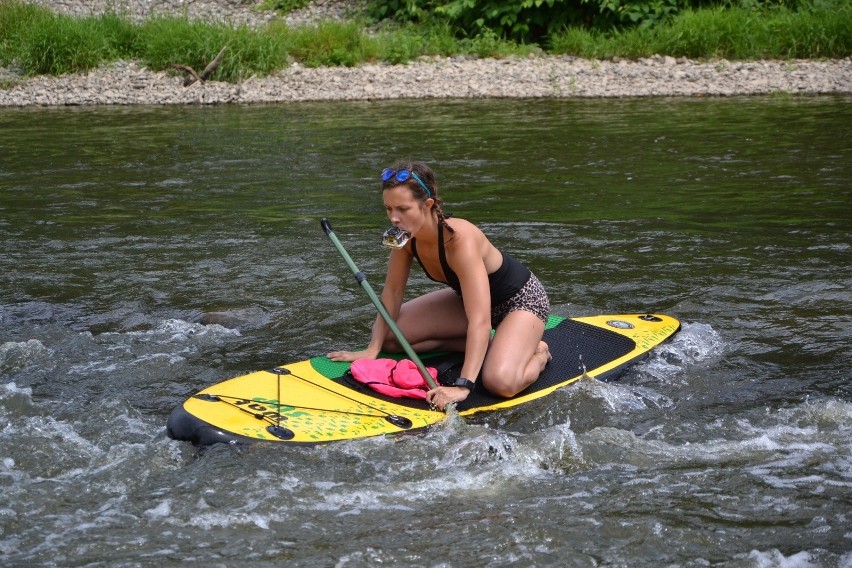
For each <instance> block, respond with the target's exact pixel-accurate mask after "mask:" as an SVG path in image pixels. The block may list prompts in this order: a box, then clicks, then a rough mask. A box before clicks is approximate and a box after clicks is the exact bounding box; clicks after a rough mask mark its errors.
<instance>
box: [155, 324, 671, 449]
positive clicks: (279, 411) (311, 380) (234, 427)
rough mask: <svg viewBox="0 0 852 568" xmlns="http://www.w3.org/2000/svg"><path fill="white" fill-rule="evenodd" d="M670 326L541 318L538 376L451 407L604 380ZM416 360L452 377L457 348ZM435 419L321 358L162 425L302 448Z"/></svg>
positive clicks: (443, 377)
mask: <svg viewBox="0 0 852 568" xmlns="http://www.w3.org/2000/svg"><path fill="white" fill-rule="evenodd" d="M679 329H680V323H679V322H678V320H676V319H675V318H673V317H670V316H666V315H657V314H628V315H611V316H592V317H577V318H564V317H560V316H550V318H549V319H548V322H547V328H546V329H545V332H544V340H545V341H546V342H547V343H548V345H549V346H550V352H551V353H552V355H553V360H552V361H551V362H550V363H549V364H548V366H547V368H546V369H545V370H544V372H543V373H542V374H541V376H540V377H539V378H538V380H536V382H535V383H533V384H532V385H530V387H529V388H527V389H526V390H524V391H523V392H521V393H519V394H517V395H516V396H514V397H512V398H509V399H504V398H499V397H495V396H493V395H491V394H490V393H488V392H487V391H485V390H484V389H483V388H482V387H481V386H477V388H476V389H475V390H474V391H473V392H471V393H470V395H469V396H468V397H467V399H465V400H464V401H462V402H460V403H458V404H457V406H456V410H457V412H458V414H459V415H461V416H470V415H472V414H475V413H479V412H486V411H497V410H501V409H505V408H511V407H514V406H518V405H520V404H524V403H526V402H530V401H532V400H536V399H539V398H541V397H544V396H547V395H549V394H550V393H552V392H553V391H555V390H556V389H559V388H562V387H565V386H567V385H570V384H572V383H574V382H576V381H578V380H580V379H581V378H583V377H584V376H589V377H594V378H597V379H601V380H606V379H612V378H614V377H617V376H618V374H620V373H621V372H622V371H624V369H625V368H626V367H627V366H629V365H630V364H632V363H635V362H637V361H638V360H640V359H641V358H643V357H644V356H646V355H647V354H648V352H649V351H650V350H651V349H653V348H654V347H655V346H657V345H659V344H660V343H662V342H663V341H665V340H667V339H668V338H670V337H671V336H672V335H674V334H675V333H676V332H677V331H678V330H679ZM382 356H383V357H384V356H385V355H382ZM388 357H390V356H388ZM403 357H405V356H404V355H401V356H394V358H403ZM420 357H421V358H422V360H423V362H424V363H425V364H426V365H428V366H430V367H435V368H437V369H438V370H439V376H438V379H439V381H440V382H442V383H445V382H446V383H450V382H452V381H454V380H455V379H457V378H458V377H459V374H460V371H461V363H462V356H461V354H458V353H437V354H420ZM444 417H445V414H444V413H443V412H440V411H437V410H434V409H431V408H430V407H429V404H428V403H427V402H425V401H423V400H419V399H412V398H391V397H389V396H385V395H382V394H380V393H378V392H376V391H374V390H372V389H371V388H369V387H367V386H364V385H362V384H361V383H359V382H357V381H355V380H354V379H353V378H352V376H351V374H350V373H349V363H341V362H334V361H331V360H330V359H328V358H327V357H324V356H323V357H314V358H312V359H308V360H306V361H300V362H298V363H292V364H288V365H282V366H280V367H276V368H274V369H271V370H266V371H257V372H254V373H250V374H248V375H243V376H240V377H236V378H233V379H229V380H226V381H223V382H221V383H218V384H216V385H213V386H211V387H208V388H206V389H204V390H202V391H201V392H199V393H198V394H196V395H194V396H192V397H190V398H189V399H188V400H186V401H185V402H184V403H183V404H181V405H180V406H178V407H177V408H175V410H174V411H173V412H172V413H171V415H170V416H169V419H168V422H167V425H166V430H167V433H168V435H169V436H170V437H171V438H173V439H176V440H184V441H188V442H192V443H194V444H197V445H200V446H206V445H210V444H215V443H219V442H225V443H251V442H259V441H266V442H273V443H282V444H299V445H306V444H323V443H328V442H334V441H339V440H352V439H357V438H367V437H371V436H382V435H393V434H399V433H402V432H411V431H416V430H421V429H424V428H427V427H429V426H431V425H433V424H436V423H438V422H440V421H441V420H443V419H444Z"/></svg>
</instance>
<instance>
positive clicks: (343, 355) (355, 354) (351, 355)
mask: <svg viewBox="0 0 852 568" xmlns="http://www.w3.org/2000/svg"><path fill="white" fill-rule="evenodd" d="M326 356H327V357H328V358H329V359H331V360H332V361H357V360H358V359H375V358H376V355H375V354H373V353H371V352H370V350H369V349H364V350H362V351H332V352H331V353H329V354H328V355H326Z"/></svg>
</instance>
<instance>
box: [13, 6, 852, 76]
mask: <svg viewBox="0 0 852 568" xmlns="http://www.w3.org/2000/svg"><path fill="white" fill-rule="evenodd" d="M280 1H281V2H283V0H280ZM303 1H304V0H287V2H284V3H285V4H287V5H289V4H293V5H296V4H299V3H302V2H303ZM821 1H824V2H831V1H833V0H821ZM365 30H366V28H365V26H363V25H361V24H360V23H357V22H356V23H353V22H348V23H347V22H324V23H321V24H320V25H319V26H318V27H316V28H290V27H288V26H286V25H284V24H282V23H274V24H270V25H269V26H267V27H265V28H264V29H260V30H252V29H249V28H247V27H237V28H232V27H230V26H227V25H224V24H211V23H202V22H190V21H189V20H187V19H186V18H179V17H158V18H154V19H150V20H148V21H146V22H145V23H143V24H138V25H137V24H133V23H131V22H130V21H129V20H128V19H126V18H123V17H121V16H120V15H116V14H107V15H104V16H99V17H88V18H71V17H67V16H61V15H57V14H54V13H52V12H50V11H48V10H45V9H42V8H39V7H36V6H33V5H29V4H24V3H23V2H21V1H20V0H0V65H4V66H8V65H12V64H14V65H17V66H18V67H19V68H20V69H21V70H22V71H23V72H24V73H25V74H28V75H36V74H52V75H61V74H65V73H75V72H81V71H87V70H89V69H93V68H95V67H98V66H100V65H103V64H106V63H109V62H112V61H116V60H120V59H136V60H140V61H142V62H143V63H144V64H145V65H146V66H148V67H149V68H151V69H153V70H164V69H169V68H171V66H172V65H173V64H180V65H189V66H191V67H193V68H194V69H195V70H196V71H198V72H200V71H201V70H203V69H204V67H205V66H206V65H207V64H208V63H209V62H210V61H211V60H212V59H213V58H214V57H215V56H216V54H217V53H218V52H219V50H220V49H221V48H222V47H223V46H227V47H228V49H227V52H226V54H225V57H224V59H223V60H222V63H221V65H220V66H219V68H218V69H217V70H216V72H215V73H214V75H213V77H212V78H213V79H216V80H224V81H237V80H239V79H241V78H245V77H248V76H251V75H260V76H263V75H268V74H271V73H274V72H275V71H276V70H279V69H282V68H284V67H286V66H288V65H290V64H291V63H293V62H296V61H298V62H300V63H301V64H303V65H307V66H313V67H316V66H341V65H342V66H354V65H359V64H361V63H365V62H379V61H381V62H388V63H405V62H407V61H411V60H413V59H416V58H418V57H421V56H433V55H439V56H454V55H465V56H473V57H507V56H512V55H521V56H523V55H526V54H528V53H531V52H540V51H541V48H540V47H539V46H537V45H519V44H517V43H514V42H510V41H505V40H502V39H500V38H498V37H497V36H496V35H494V34H493V33H488V32H486V33H484V34H482V35H479V36H477V37H473V38H463V39H459V38H457V37H456V36H455V35H454V32H453V30H452V29H451V28H450V27H449V26H448V25H446V24H442V23H440V22H434V23H431V24H420V25H417V26H415V25H396V26H393V25H388V26H383V27H382V28H381V29H379V30H378V31H375V30H374V31H373V32H370V33H368V32H367V31H365ZM547 48H548V52H549V53H552V54H571V55H578V56H583V57H589V58H610V57H614V56H620V57H625V58H636V57H645V56H649V55H652V54H655V53H659V54H662V55H673V56H686V57H690V58H699V59H701V58H718V57H724V58H728V59H758V58H776V59H787V58H842V57H847V56H849V55H850V54H852V8H850V7H849V6H848V5H847V4H844V3H840V4H835V5H826V6H825V7H824V8H822V9H817V8H812V9H809V10H802V11H792V10H790V9H787V8H776V9H770V10H764V11H759V12H758V11H754V10H751V9H746V8H742V7H739V8H738V7H732V8H726V9H722V8H707V9H701V10H687V11H684V12H681V13H680V14H679V15H678V16H677V17H675V18H674V19H673V20H672V21H671V22H669V23H667V24H664V25H659V26H655V27H639V28H633V29H628V30H622V31H612V32H609V33H602V32H595V31H587V30H582V29H568V30H565V31H564V32H562V33H559V34H557V35H555V36H553V37H551V38H550V39H549V42H548V44H547Z"/></svg>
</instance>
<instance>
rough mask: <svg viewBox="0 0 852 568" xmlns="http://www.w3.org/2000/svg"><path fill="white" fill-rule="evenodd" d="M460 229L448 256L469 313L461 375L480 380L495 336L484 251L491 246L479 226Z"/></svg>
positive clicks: (467, 313) (472, 379)
mask: <svg viewBox="0 0 852 568" xmlns="http://www.w3.org/2000/svg"><path fill="white" fill-rule="evenodd" d="M471 228H473V227H471ZM459 232H460V233H462V234H461V235H459V239H458V241H457V242H455V243H454V246H453V247H452V253H451V254H448V258H447V260H448V262H450V266H451V268H452V269H453V270H454V271H455V273H456V275H457V276H458V277H459V282H460V283H461V288H462V298H463V299H464V311H465V315H466V316H467V339H466V341H465V352H464V364H463V365H462V371H461V376H462V377H464V378H466V379H469V380H471V381H476V378H477V377H478V376H479V372H480V370H481V369H482V364H483V362H484V361H485V354H486V352H487V351H488V344H489V342H490V340H491V288H490V285H489V282H488V270H487V268H486V266H485V259H484V252H483V249H486V248H488V247H490V243H488V241H487V240H486V239H485V236H484V235H482V234H481V233H480V231H479V230H478V229H475V228H474V230H473V231H464V232H462V231H459ZM448 253H450V251H449V250H448Z"/></svg>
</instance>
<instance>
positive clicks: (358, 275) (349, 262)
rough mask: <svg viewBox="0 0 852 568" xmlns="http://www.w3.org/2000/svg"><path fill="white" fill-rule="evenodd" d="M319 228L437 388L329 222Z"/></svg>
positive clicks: (403, 347) (393, 331) (322, 221)
mask: <svg viewBox="0 0 852 568" xmlns="http://www.w3.org/2000/svg"><path fill="white" fill-rule="evenodd" d="M320 226H321V227H322V230H323V231H325V234H326V235H328V238H329V239H331V242H332V243H334V247H335V248H336V249H337V252H339V253H340V256H342V257H343V260H345V261H346V264H347V265H348V266H349V270H351V271H352V274H354V275H355V280H357V281H358V284H360V285H361V288H363V289H364V291H365V292H366V293H367V296H369V297H370V300H371V301H372V302H373V305H374V306H376V309H377V310H378V311H379V315H380V316H382V319H383V320H385V323H386V324H388V327H389V328H390V330H391V333H393V335H394V337H396V340H397V341H399V344H400V345H402V349H403V350H404V351H405V354H406V355H408V358H409V359H411V360H412V361H414V364H415V365H416V366H417V370H418V371H420V374H421V375H422V376H423V380H424V381H426V384H427V385H429V387H430V388H433V389H434V388H438V383H436V382H435V379H433V378H432V375H430V374H429V371H428V370H427V369H426V366H425V365H424V364H423V361H421V360H420V357H418V356H417V353H415V352H414V349H412V347H411V344H410V343H408V340H407V339H405V336H404V335H403V334H402V330H400V329H399V326H397V325H396V322H395V321H394V320H393V318H392V317H391V315H390V314H389V313H388V311H387V309H385V306H384V304H382V301H381V300H380V299H379V297H378V296H377V295H376V293H375V292H374V291H373V287H372V286H370V283H369V282H368V281H367V275H366V274H364V273H363V272H361V271H360V270H358V267H357V266H356V265H355V261H353V260H352V257H350V256H349V253H348V252H346V249H345V248H343V244H341V242H340V240H339V239H338V238H337V235H335V234H334V231H333V230H332V229H331V223H330V222H329V220H328V219H326V218H325V217H323V219H322V220H321V221H320Z"/></svg>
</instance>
